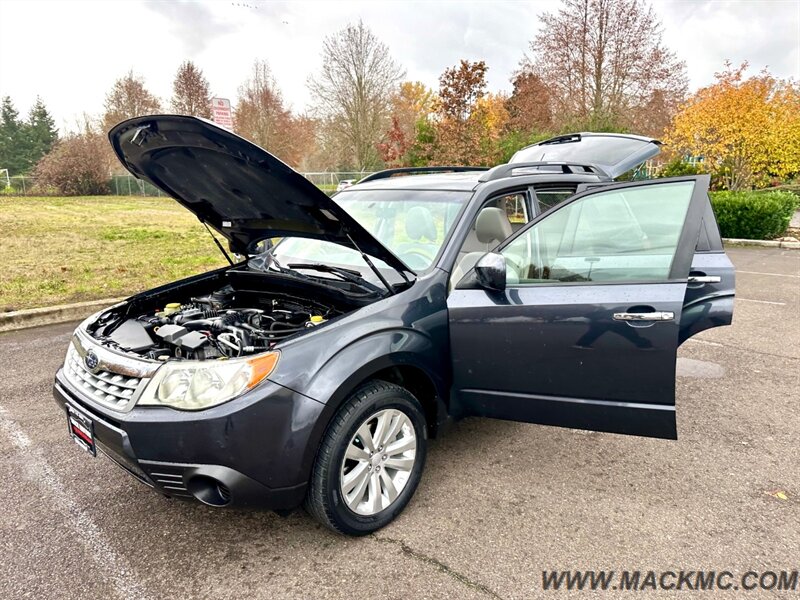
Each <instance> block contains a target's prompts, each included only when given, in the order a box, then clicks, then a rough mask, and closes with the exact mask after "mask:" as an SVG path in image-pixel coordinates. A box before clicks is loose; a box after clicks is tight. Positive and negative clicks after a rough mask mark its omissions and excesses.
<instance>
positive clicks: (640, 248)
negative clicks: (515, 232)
mask: <svg viewBox="0 0 800 600" xmlns="http://www.w3.org/2000/svg"><path fill="white" fill-rule="evenodd" d="M693 189H694V183H693V182H679V183H664V184H651V185H646V186H642V187H634V188H624V189H619V190H610V191H607V192H598V193H596V194H593V195H591V196H587V197H586V198H582V199H580V200H577V201H575V202H572V203H570V204H567V205H565V206H563V207H562V208H560V209H558V210H556V211H555V212H554V213H553V214H551V215H549V216H547V217H546V218H544V219H542V220H541V221H540V222H538V223H537V224H536V225H534V226H533V227H531V228H530V229H529V230H528V231H526V232H525V234H523V235H521V236H520V237H518V238H517V239H516V240H514V241H513V242H512V243H511V244H509V245H508V246H507V247H506V248H504V249H503V250H502V254H503V256H505V258H506V264H507V266H508V282H509V284H510V285H513V284H515V283H517V282H518V283H520V284H536V283H553V282H559V281H560V282H589V281H596V282H624V281H664V280H666V279H667V278H668V277H669V271H670V267H671V266H672V260H673V258H674V256H675V252H676V250H677V245H678V240H679V238H680V235H681V231H682V230H683V223H684V220H685V219H686V212H687V211H688V209H689V202H690V200H691V197H692V190H693ZM537 195H538V192H537Z"/></svg>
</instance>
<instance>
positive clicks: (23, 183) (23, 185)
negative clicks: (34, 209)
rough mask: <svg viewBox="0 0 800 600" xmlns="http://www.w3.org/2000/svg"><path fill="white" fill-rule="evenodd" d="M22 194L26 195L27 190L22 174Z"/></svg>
mask: <svg viewBox="0 0 800 600" xmlns="http://www.w3.org/2000/svg"><path fill="white" fill-rule="evenodd" d="M22 195H23V196H27V195H28V192H27V191H25V176H24V175H23V176H22Z"/></svg>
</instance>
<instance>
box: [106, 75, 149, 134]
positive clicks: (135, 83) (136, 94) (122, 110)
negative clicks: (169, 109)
mask: <svg viewBox="0 0 800 600" xmlns="http://www.w3.org/2000/svg"><path fill="white" fill-rule="evenodd" d="M160 110H161V103H160V102H159V100H158V98H156V96H154V95H153V94H151V93H150V92H149V91H148V90H147V88H145V87H144V78H142V77H141V76H139V75H134V74H133V71H128V74H127V75H125V77H122V78H120V79H117V80H116V81H115V82H114V85H113V86H112V88H111V91H110V92H108V94H107V95H106V102H105V114H104V115H103V126H104V128H105V129H106V130H109V129H111V128H112V127H113V126H114V125H116V124H117V123H119V122H120V121H124V120H125V119H130V118H133V117H138V116H140V115H151V114H155V113H158V112H159V111H160Z"/></svg>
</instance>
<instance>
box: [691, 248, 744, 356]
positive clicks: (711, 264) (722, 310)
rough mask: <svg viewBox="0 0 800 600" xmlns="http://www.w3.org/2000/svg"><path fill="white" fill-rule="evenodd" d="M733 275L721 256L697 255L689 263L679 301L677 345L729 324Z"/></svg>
mask: <svg viewBox="0 0 800 600" xmlns="http://www.w3.org/2000/svg"><path fill="white" fill-rule="evenodd" d="M735 290H736V272H735V270H734V268H733V264H732V263H731V261H730V259H729V258H728V256H727V255H726V254H725V253H724V252H697V253H696V254H695V255H694V257H693V259H692V267H691V270H690V271H689V283H688V284H687V286H686V296H685V298H684V301H683V316H682V318H681V328H680V333H679V337H678V343H679V344H682V343H683V342H685V341H686V340H687V339H689V338H690V337H692V336H693V335H695V334H697V333H700V332H701V331H705V330H706V329H711V328H712V327H723V326H725V325H730V324H731V323H732V322H733V299H734V296H735Z"/></svg>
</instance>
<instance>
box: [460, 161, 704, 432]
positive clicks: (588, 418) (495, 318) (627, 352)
mask: <svg viewBox="0 0 800 600" xmlns="http://www.w3.org/2000/svg"><path fill="white" fill-rule="evenodd" d="M707 185H708V177H707V176H700V177H690V178H676V179H672V180H670V179H665V180H660V181H657V182H643V183H635V184H624V185H614V186H608V187H604V188H601V189H598V190H592V191H589V192H586V193H584V194H579V195H576V196H575V197H574V198H573V199H571V200H569V201H567V202H565V203H564V204H562V205H561V206H559V207H558V208H556V209H555V210H554V211H551V212H549V213H547V214H545V215H542V216H541V217H539V218H537V219H535V220H534V221H533V222H532V223H531V224H530V225H529V226H528V227H526V228H525V229H524V230H522V231H521V232H520V233H518V234H517V235H515V236H513V237H512V238H511V239H510V240H508V241H507V242H506V243H504V244H503V245H502V246H501V248H500V252H501V253H502V254H503V255H504V257H505V258H506V264H507V273H508V285H507V288H506V289H505V290H504V291H502V292H497V291H490V290H485V289H482V288H480V287H479V286H478V285H477V284H476V280H475V278H474V275H472V276H469V275H468V276H467V277H465V278H464V280H462V281H461V282H459V284H458V286H457V289H456V290H454V291H453V292H452V293H451V295H450V297H449V298H448V308H449V312H450V337H451V354H452V357H453V375H454V397H453V403H454V407H455V410H456V412H458V411H461V413H462V414H477V415H482V416H488V417H497V418H504V419H513V420H522V421H528V422H533V423H542V424H547V425H560V426H565V427H576V428H583V429H595V430H600V431H610V432H616V433H628V434H637V435H647V436H653V437H665V438H674V437H675V436H676V426H675V361H676V351H677V347H678V344H679V340H680V335H681V327H682V318H683V305H684V301H685V299H686V293H687V283H686V282H687V277H688V274H689V270H690V265H691V262H692V259H693V256H694V247H695V245H696V241H697V238H698V234H699V228H700V223H701V219H702V214H703V204H702V200H703V199H704V198H705V194H706V191H707ZM615 316H616V318H615Z"/></svg>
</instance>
